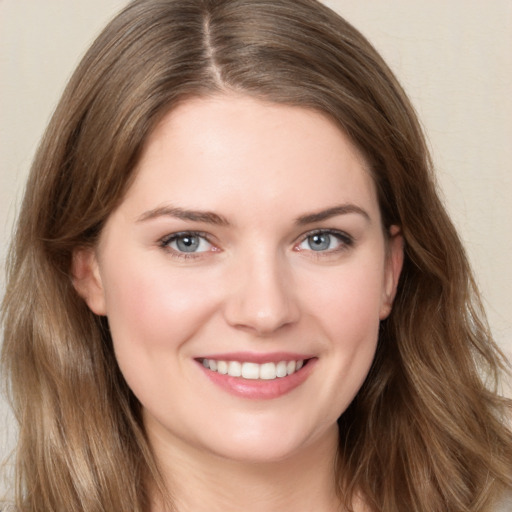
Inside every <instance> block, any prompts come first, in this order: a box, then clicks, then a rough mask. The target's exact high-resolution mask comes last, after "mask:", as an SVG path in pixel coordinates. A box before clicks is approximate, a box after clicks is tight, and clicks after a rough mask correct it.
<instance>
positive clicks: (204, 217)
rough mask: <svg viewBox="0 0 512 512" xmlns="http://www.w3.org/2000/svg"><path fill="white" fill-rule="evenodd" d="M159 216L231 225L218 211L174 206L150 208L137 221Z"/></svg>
mask: <svg viewBox="0 0 512 512" xmlns="http://www.w3.org/2000/svg"><path fill="white" fill-rule="evenodd" d="M157 217H174V218H176V219H181V220H189V221H192V222H205V223H207V224H215V225H218V226H228V225H229V221H228V220H227V219H226V218H225V217H223V216H222V215H218V214H217V213H214V212H208V211H203V210H185V209H184V208H178V207H174V206H158V207H157V208H154V209H153V210H148V211H147V212H144V213H143V214H142V215H141V216H140V217H138V218H137V222H145V221H147V220H152V219H155V218H157Z"/></svg>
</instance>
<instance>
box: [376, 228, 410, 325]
mask: <svg viewBox="0 0 512 512" xmlns="http://www.w3.org/2000/svg"><path fill="white" fill-rule="evenodd" d="M387 243H388V248H387V258H386V268H385V276H384V286H383V290H382V292H383V296H382V302H381V309H380V319H381V320H384V319H385V318H387V317H388V316H389V314H390V313H391V309H392V307H393V301H394V299H395V295H396V290H397V287H398V281H399V279H400V273H401V272H402V266H403V263H404V241H403V236H402V233H401V231H400V228H399V227H398V226H391V227H390V229H389V239H388V242H387Z"/></svg>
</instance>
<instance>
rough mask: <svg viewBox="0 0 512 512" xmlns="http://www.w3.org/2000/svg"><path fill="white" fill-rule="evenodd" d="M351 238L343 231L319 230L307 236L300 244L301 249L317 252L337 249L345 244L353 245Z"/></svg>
mask: <svg viewBox="0 0 512 512" xmlns="http://www.w3.org/2000/svg"><path fill="white" fill-rule="evenodd" d="M351 242H352V241H351V239H350V237H349V236H348V235H343V233H339V234H338V233H336V232H334V233H331V232H329V231H319V232H317V233H311V234H310V235H308V236H306V237H305V238H304V240H303V241H302V242H301V243H300V244H299V249H300V250H303V251H304V250H308V251H315V252H322V251H335V250H336V249H340V248H342V247H343V246H349V245H351Z"/></svg>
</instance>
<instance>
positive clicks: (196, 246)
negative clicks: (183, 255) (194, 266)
mask: <svg viewBox="0 0 512 512" xmlns="http://www.w3.org/2000/svg"><path fill="white" fill-rule="evenodd" d="M165 245H167V247H169V248H171V249H173V250H175V251H177V252H187V253H191V252H205V251H209V250H210V249H211V244H210V242H208V241H207V240H206V239H205V238H204V237H203V236H200V235H198V234H194V233H181V234H180V233H177V234H175V235H173V236H172V237H171V238H170V239H168V240H167V241H166V243H165Z"/></svg>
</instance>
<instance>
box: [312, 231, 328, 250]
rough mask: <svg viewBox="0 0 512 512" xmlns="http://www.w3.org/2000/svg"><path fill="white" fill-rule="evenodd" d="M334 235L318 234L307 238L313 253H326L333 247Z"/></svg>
mask: <svg viewBox="0 0 512 512" xmlns="http://www.w3.org/2000/svg"><path fill="white" fill-rule="evenodd" d="M331 238H332V235H330V234H329V233H316V234H314V235H310V236H308V237H307V239H306V240H307V242H308V246H309V248H310V249H311V250H313V251H326V250H327V249H329V248H330V247H331Z"/></svg>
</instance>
